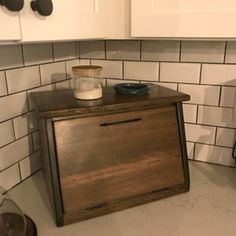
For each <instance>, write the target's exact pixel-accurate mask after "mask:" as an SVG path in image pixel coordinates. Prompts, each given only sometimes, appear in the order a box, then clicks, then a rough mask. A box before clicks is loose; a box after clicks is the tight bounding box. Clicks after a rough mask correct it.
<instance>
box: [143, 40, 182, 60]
mask: <svg viewBox="0 0 236 236" xmlns="http://www.w3.org/2000/svg"><path fill="white" fill-rule="evenodd" d="M179 53H180V42H179V41H160V40H159V41H158V40H146V41H143V42H142V53H141V55H142V60H148V61H179Z"/></svg>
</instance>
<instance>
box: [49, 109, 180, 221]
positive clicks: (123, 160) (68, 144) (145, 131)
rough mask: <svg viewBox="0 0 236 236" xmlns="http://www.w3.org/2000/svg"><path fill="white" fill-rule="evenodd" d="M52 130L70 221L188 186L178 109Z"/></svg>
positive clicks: (57, 125) (118, 116)
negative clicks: (184, 171) (139, 198)
mask: <svg viewBox="0 0 236 236" xmlns="http://www.w3.org/2000/svg"><path fill="white" fill-rule="evenodd" d="M54 128H55V140H56V151H57V157H58V167H59V173H60V182H61V191H62V198H63V205H64V210H65V219H67V220H69V219H70V218H71V217H72V218H73V216H74V215H77V217H78V218H83V217H85V218H86V217H88V216H91V215H92V214H93V211H95V212H96V211H97V210H99V209H100V210H101V211H103V209H102V208H107V207H108V208H109V206H112V207H111V208H113V207H114V208H115V207H117V205H116V204H118V205H119V204H120V203H121V204H122V201H127V202H126V204H123V205H124V206H125V205H126V206H128V205H129V199H130V203H132V202H133V200H134V199H133V198H135V197H137V196H138V197H140V196H141V198H143V199H145V196H146V195H147V198H148V195H149V194H150V193H152V192H155V191H158V190H161V189H166V188H168V187H172V186H177V185H181V184H184V181H185V180H184V174H183V164H182V158H181V147H180V141H179V140H180V139H179V134H178V132H179V131H178V123H177V118H176V109H175V107H174V106H171V107H165V108H161V109H152V110H146V111H139V112H127V113H120V114H116V115H106V116H98V117H89V118H81V119H72V120H65V121H57V122H55V124H54ZM136 200H137V199H136ZM134 201H135V200H134ZM137 202H138V200H137ZM97 208H99V209H97ZM108 211H109V210H108ZM76 213H77V214H76Z"/></svg>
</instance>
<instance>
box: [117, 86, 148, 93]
mask: <svg viewBox="0 0 236 236" xmlns="http://www.w3.org/2000/svg"><path fill="white" fill-rule="evenodd" d="M114 89H115V91H116V92H117V93H120V94H131V95H141V94H146V93H147V92H148V90H149V87H148V86H147V85H146V84H137V83H121V84H116V85H115V86H114Z"/></svg>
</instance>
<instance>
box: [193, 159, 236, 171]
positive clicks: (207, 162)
mask: <svg viewBox="0 0 236 236" xmlns="http://www.w3.org/2000/svg"><path fill="white" fill-rule="evenodd" d="M190 161H193V162H199V163H206V164H210V165H215V166H220V167H225V168H232V169H235V166H227V165H222V164H219V163H214V162H209V161H201V160H196V159H195V160H191V159H190Z"/></svg>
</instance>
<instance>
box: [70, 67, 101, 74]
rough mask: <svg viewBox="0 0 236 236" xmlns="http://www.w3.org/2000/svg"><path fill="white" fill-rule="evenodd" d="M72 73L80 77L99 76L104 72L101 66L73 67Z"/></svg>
mask: <svg viewBox="0 0 236 236" xmlns="http://www.w3.org/2000/svg"><path fill="white" fill-rule="evenodd" d="M72 71H73V73H74V74H75V75H78V76H99V75H100V74H101V72H102V67H101V66H88V65H87V66H73V67H72Z"/></svg>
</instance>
